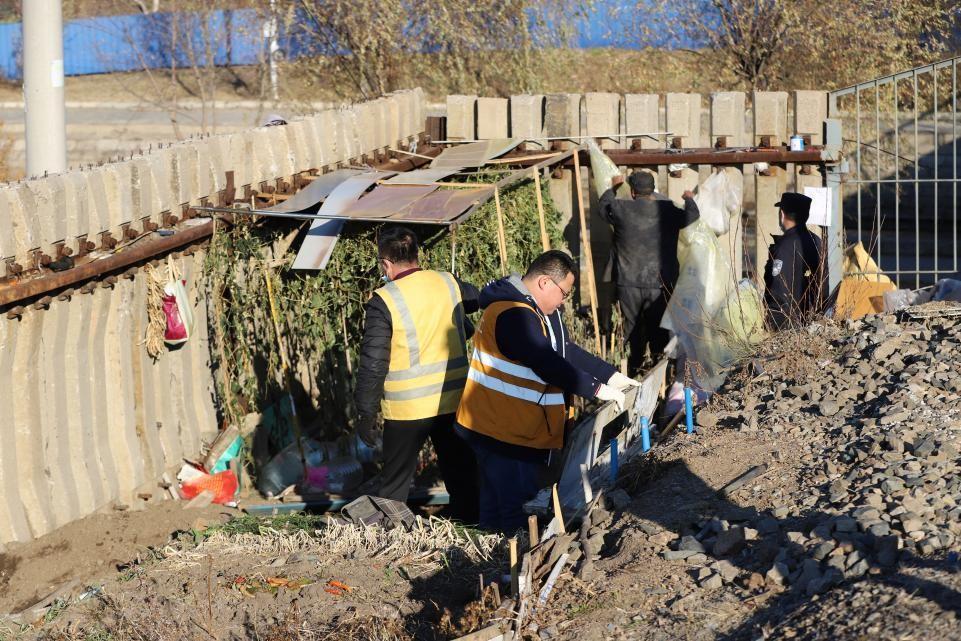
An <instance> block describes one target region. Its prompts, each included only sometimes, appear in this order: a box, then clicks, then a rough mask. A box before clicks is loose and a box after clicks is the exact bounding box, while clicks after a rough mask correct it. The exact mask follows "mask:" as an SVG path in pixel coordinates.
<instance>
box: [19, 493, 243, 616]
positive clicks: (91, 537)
mask: <svg viewBox="0 0 961 641" xmlns="http://www.w3.org/2000/svg"><path fill="white" fill-rule="evenodd" d="M232 513H233V514H236V510H231V509H229V508H222V507H218V506H211V507H208V508H205V509H202V510H184V509H183V503H180V502H175V501H167V502H163V503H158V504H156V505H153V506H151V507H149V508H148V509H146V510H142V511H138V512H110V513H104V514H94V515H92V516H89V517H87V518H85V519H82V520H80V521H76V522H74V523H71V524H69V525H67V526H65V527H63V528H61V529H59V530H57V531H56V532H52V533H50V534H48V535H46V536H43V537H41V538H39V539H37V540H35V541H31V542H30V543H26V544H19V545H17V544H14V545H9V546H8V547H7V549H6V551H5V552H3V553H0V613H11V612H19V611H20V610H22V609H24V608H26V607H28V606H30V605H32V604H34V603H36V602H37V601H38V600H39V599H41V598H43V597H45V596H46V595H48V594H50V593H51V592H53V591H55V590H56V589H58V588H60V587H62V586H63V585H64V584H66V583H68V582H70V581H73V580H78V581H81V582H84V581H92V580H95V579H96V578H97V577H99V576H104V575H108V574H111V573H113V572H116V570H117V568H118V566H122V565H124V564H127V563H129V562H131V561H133V560H134V559H136V558H137V557H138V556H141V557H143V556H145V555H147V554H148V553H149V548H150V547H162V546H163V545H166V543H167V542H168V541H169V540H170V536H171V534H172V533H173V532H175V531H178V530H189V529H191V528H192V527H195V526H196V525H198V523H199V522H203V523H206V524H214V523H219V522H221V521H225V520H227V519H228V518H230V515H231V514H232Z"/></svg>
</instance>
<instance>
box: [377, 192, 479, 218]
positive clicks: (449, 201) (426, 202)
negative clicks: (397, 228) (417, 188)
mask: <svg viewBox="0 0 961 641" xmlns="http://www.w3.org/2000/svg"><path fill="white" fill-rule="evenodd" d="M493 196H494V189H493V187H478V188H476V189H438V190H437V191H435V192H433V193H432V194H429V195H427V196H424V197H423V198H421V199H420V200H418V201H417V202H415V203H413V204H412V205H410V206H409V207H407V208H406V209H404V210H402V211H399V212H397V213H396V214H395V215H394V216H393V217H392V219H396V220H404V219H413V220H436V221H438V222H451V221H454V220H456V219H457V218H459V217H460V216H461V215H462V214H463V213H464V212H466V211H467V210H468V209H470V208H471V207H472V206H474V205H476V204H477V203H481V202H484V201H485V200H487V199H489V198H493Z"/></svg>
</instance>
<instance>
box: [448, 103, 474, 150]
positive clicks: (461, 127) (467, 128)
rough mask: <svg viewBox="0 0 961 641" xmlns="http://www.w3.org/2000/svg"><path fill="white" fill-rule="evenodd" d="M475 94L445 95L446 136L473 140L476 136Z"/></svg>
mask: <svg viewBox="0 0 961 641" xmlns="http://www.w3.org/2000/svg"><path fill="white" fill-rule="evenodd" d="M476 117H477V96H447V138H448V139H450V140H473V139H474V138H475V137H476V133H477V132H476V122H477V121H476Z"/></svg>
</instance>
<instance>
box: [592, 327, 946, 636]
mask: <svg viewBox="0 0 961 641" xmlns="http://www.w3.org/2000/svg"><path fill="white" fill-rule="evenodd" d="M959 400H961V318H959V317H953V318H952V317H948V316H941V317H939V316H937V315H933V316H932V317H929V318H926V319H921V320H911V319H908V318H898V317H896V316H894V315H877V316H869V317H866V318H864V319H861V320H857V321H847V322H846V323H844V324H834V323H823V324H815V325H812V326H810V327H808V328H806V329H805V330H803V331H801V332H798V333H796V334H787V335H781V336H779V337H776V338H775V339H774V340H772V341H769V342H768V343H767V344H765V345H764V346H763V347H762V350H761V352H760V353H759V354H758V355H757V356H756V357H755V358H754V359H753V360H752V361H750V362H749V363H746V364H745V365H744V366H742V367H740V368H739V369H738V370H737V371H735V372H732V373H731V375H730V377H729V379H728V382H727V384H726V385H725V386H724V387H723V388H722V389H721V390H719V391H718V393H717V394H716V395H715V396H714V398H713V399H712V401H711V402H710V403H709V404H708V405H707V406H706V407H703V408H701V409H700V410H699V412H698V414H697V423H698V426H699V434H698V435H695V436H694V437H688V436H687V435H683V434H682V435H680V438H674V439H672V440H671V442H670V443H668V444H667V445H666V447H664V448H662V451H661V453H660V454H659V455H658V457H657V458H660V459H661V460H662V461H663V464H664V465H667V466H668V467H665V468H664V469H665V471H664V472H660V473H656V472H655V473H652V476H650V477H645V479H646V480H645V481H644V482H643V483H642V484H641V485H640V486H639V488H638V489H639V490H642V491H644V492H647V493H649V492H660V495H661V496H663V497H665V498H666V497H670V496H671V492H672V488H673V491H674V492H682V493H683V494H674V496H676V497H677V498H678V502H677V503H678V506H686V507H684V508H683V511H682V512H677V513H676V514H677V515H681V516H680V518H677V516H671V514H672V512H671V506H670V505H668V504H665V510H666V511H665V512H663V513H661V512H659V511H658V510H656V509H655V510H654V511H653V512H652V511H651V510H650V509H649V505H648V503H646V502H645V499H643V498H642V499H639V500H640V501H641V502H642V503H644V506H645V507H644V508H640V509H641V512H637V505H636V504H635V505H632V507H631V509H628V510H626V511H625V512H624V513H623V514H622V516H620V518H617V519H615V522H614V524H613V525H612V526H611V531H612V532H615V533H618V532H620V533H621V535H622V538H621V539H611V540H615V541H617V543H616V546H615V547H616V549H615V550H613V551H612V550H608V551H609V552H612V553H613V554H614V556H613V557H612V560H613V559H615V557H620V559H619V560H617V561H616V562H618V563H620V564H621V565H622V566H623V567H636V568H641V567H643V566H644V563H643V561H642V559H643V556H644V555H645V554H651V555H656V556H659V557H660V558H661V559H663V561H662V562H663V563H666V565H665V566H664V568H663V569H661V570H659V572H660V576H661V579H660V581H659V584H658V585H654V584H651V583H650V578H647V579H644V580H642V581H635V582H634V583H631V584H630V586H629V588H628V589H629V590H630V591H632V592H633V593H635V594H638V595H639V596H637V597H636V598H634V599H633V600H631V599H630V598H628V597H623V596H621V597H616V598H618V599H620V601H619V602H621V603H631V604H636V605H634V606H633V607H638V606H639V607H640V610H639V611H637V610H635V612H636V614H632V613H631V610H630V609H629V610H623V609H621V610H616V611H615V612H616V614H615V621H614V622H612V623H609V624H608V627H607V628H606V630H604V631H603V633H602V635H603V636H605V637H607V638H615V637H616V638H631V639H633V638H637V639H661V638H672V636H677V635H678V634H680V635H681V636H684V635H687V636H688V637H689V638H692V639H725V640H726V641H734V640H735V639H737V640H740V639H751V640H754V639H767V638H772V639H773V638H797V639H845V640H846V639H865V638H872V639H875V638H876V639H902V638H904V639H906V638H932V639H933V638H938V639H961V562H959V551H961V403H959ZM725 435H727V436H725ZM732 437H733V438H732ZM736 443H741V444H744V445H741V446H738V445H735V444H736ZM749 443H757V444H758V446H759V447H767V448H769V449H768V450H767V451H768V452H769V454H768V456H767V457H762V458H761V459H757V458H755V459H754V461H753V463H748V464H747V465H745V467H744V468H743V469H742V470H741V471H747V467H748V466H750V465H751V464H754V465H757V464H760V463H767V464H768V468H767V470H766V471H765V472H764V473H762V474H760V476H758V477H757V478H755V479H752V480H751V481H749V482H747V483H746V484H745V485H744V487H743V488H741V489H740V490H739V491H738V492H736V493H735V494H734V495H733V496H723V495H721V494H720V493H719V492H718V491H717V490H718V488H719V487H721V486H720V485H718V484H716V482H715V483H714V485H713V488H714V489H713V490H711V489H710V488H709V487H707V486H705V485H704V482H703V481H702V480H699V477H698V476H697V475H696V474H694V473H693V472H692V471H689V470H688V467H689V466H690V465H692V464H693V463H694V462H695V461H698V460H705V458H704V457H707V458H708V459H710V458H711V457H717V456H718V455H719V453H720V452H725V454H720V456H721V457H722V458H721V459H719V460H723V457H724V456H729V454H728V453H729V452H730V449H728V448H730V447H735V448H736V447H744V446H745V445H746V444H749ZM671 465H673V466H674V467H673V468H671V467H670V466H671ZM678 465H680V467H677V466H678ZM699 467H700V466H699ZM670 469H674V470H679V471H676V472H674V473H670V472H668V471H667V470H670ZM702 469H703V468H702ZM702 473H703V472H702ZM659 474H660V476H663V477H664V479H665V481H663V482H662V481H661V480H660V476H659ZM735 474H736V473H735ZM730 478H733V475H732V477H730ZM724 482H726V481H722V485H723V483H724ZM658 483H662V488H663V489H661V490H656V489H655V487H656V484H658ZM632 492H634V490H633V489H632ZM691 492H694V493H695V494H696V495H695V494H689V493H691ZM682 497H683V498H682ZM632 510H633V511H634V513H635V514H633V515H632V514H631V512H632ZM638 516H639V517H640V519H638ZM651 519H653V521H652V520H651ZM648 563H650V562H648ZM605 567H606V568H607V569H608V572H611V571H614V570H615V567H616V566H615V565H614V564H613V563H611V564H608V565H607V566H605ZM671 568H673V570H672V569H671ZM612 576H613V575H612V574H608V577H609V578H611V577H612ZM621 589H624V588H623V587H622V588H621ZM606 594H608V595H609V596H608V598H612V599H613V598H615V597H614V596H610V595H613V594H614V593H613V592H610V591H607V592H606ZM645 603H646V606H645V605H642V604H645ZM628 607H629V608H630V607H632V606H631V605H628ZM586 629H592V628H586Z"/></svg>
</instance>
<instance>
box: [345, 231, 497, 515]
mask: <svg viewBox="0 0 961 641" xmlns="http://www.w3.org/2000/svg"><path fill="white" fill-rule="evenodd" d="M377 250H378V263H379V265H380V269H381V271H382V272H383V274H384V278H385V280H386V281H387V283H386V284H385V285H384V286H383V287H381V288H380V289H378V290H377V291H376V292H374V295H373V296H372V297H371V299H370V301H369V302H368V303H367V306H366V308H365V314H366V316H365V321H364V338H363V341H362V343H361V348H360V349H361V351H360V364H359V366H358V368H357V380H356V387H355V390H354V403H355V405H356V407H357V414H358V418H357V424H356V429H357V434H358V436H360V438H361V439H362V440H363V441H364V442H365V443H367V444H368V445H373V443H374V441H375V438H376V435H375V425H376V421H377V410H378V409H380V411H381V413H382V414H383V417H384V467H383V470H382V482H381V488H380V492H379V495H380V496H382V497H384V498H388V499H393V500H396V501H401V502H405V501H406V500H407V495H408V492H409V490H410V483H411V480H412V479H413V477H414V472H415V470H416V466H417V457H418V454H419V453H420V450H421V447H422V446H423V445H424V441H425V440H426V439H427V437H430V439H431V442H432V443H433V445H434V450H435V451H436V452H437V462H438V465H439V466H440V471H441V476H443V478H444V483H445V484H446V486H447V491H448V493H449V494H450V509H449V512H448V516H450V517H451V518H456V519H459V520H462V521H464V522H467V523H476V522H477V504H478V487H477V465H476V463H475V461H474V453H473V452H472V451H471V448H470V447H469V446H468V445H467V444H466V443H465V442H464V441H463V440H461V439H460V438H458V437H457V435H456V434H455V433H454V414H455V412H456V411H457V405H458V404H459V403H460V397H461V393H462V392H463V390H464V384H465V382H466V381H467V365H468V361H467V346H466V340H467V327H468V326H467V323H466V321H465V318H464V314H465V313H468V314H469V313H472V312H476V311H477V309H478V305H477V298H478V292H477V288H476V287H474V286H473V285H470V284H469V283H464V282H462V281H460V280H458V279H457V278H455V277H454V276H453V275H451V274H448V273H447V272H438V271H433V270H427V269H421V268H420V267H419V266H418V257H417V237H416V236H415V235H414V232H412V231H411V230H410V229H407V228H405V227H393V228H388V229H384V230H382V231H381V232H380V234H379V236H378V238H377Z"/></svg>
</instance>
